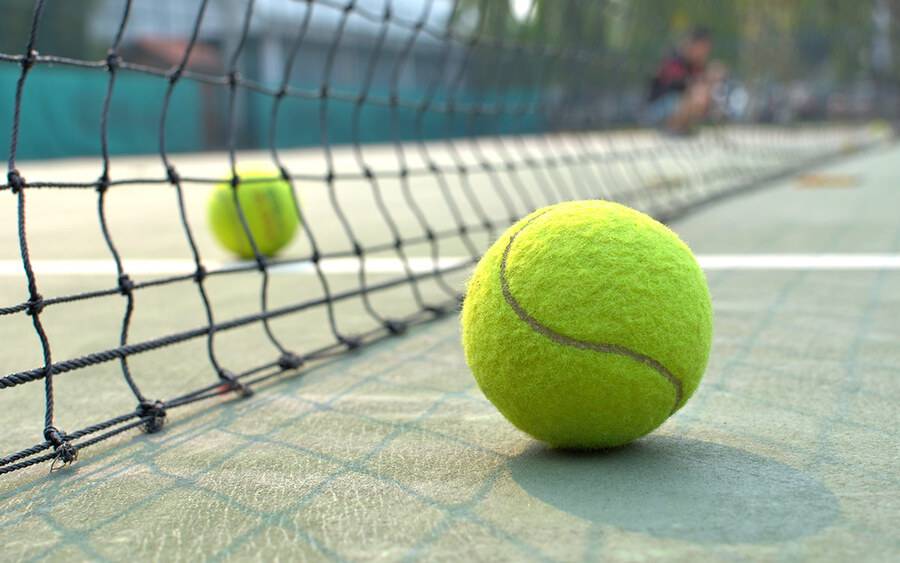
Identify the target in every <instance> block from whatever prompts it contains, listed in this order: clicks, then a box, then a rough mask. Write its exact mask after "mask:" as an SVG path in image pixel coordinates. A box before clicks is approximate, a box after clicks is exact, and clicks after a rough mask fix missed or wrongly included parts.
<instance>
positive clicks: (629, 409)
mask: <svg viewBox="0 0 900 563" xmlns="http://www.w3.org/2000/svg"><path fill="white" fill-rule="evenodd" d="M461 322H462V340H463V346H464V348H465V354H466V361H467V363H468V364H469V367H470V368H471V369H472V372H473V373H474V375H475V379H476V381H477V382H478V385H479V387H480V388H481V390H482V391H483V392H484V394H485V395H486V396H487V398H488V399H489V400H490V401H491V402H492V403H494V405H496V406H497V408H498V409H499V410H500V412H501V413H502V414H503V415H504V416H506V418H507V419H509V421H510V422H512V423H513V424H514V425H515V426H517V427H518V428H519V429H521V430H523V431H525V432H527V433H528V434H530V435H532V436H534V437H535V438H537V439H539V440H543V441H545V442H548V443H549V444H551V445H553V446H557V447H567V448H601V447H611V446H618V445H622V444H625V443H628V442H630V441H632V440H634V439H636V438H639V437H641V436H643V435H645V434H647V433H649V432H651V431H652V430H654V429H655V428H656V427H658V426H659V425H660V424H662V423H663V422H664V421H665V420H666V419H667V418H668V417H669V416H670V415H671V414H673V413H674V412H675V411H677V410H678V409H680V408H681V407H682V406H684V404H685V402H687V400H688V399H689V398H690V396H691V394H693V392H694V390H695V389H696V388H697V385H698V384H699V382H700V378H701V377H702V375H703V371H704V370H705V368H706V362H707V358H708V356H709V351H710V343H711V339H712V307H711V303H710V297H709V290H708V289H707V285H706V279H705V277H704V275H703V272H702V271H701V269H700V267H699V265H698V264H697V261H696V260H695V258H694V256H693V254H692V253H691V251H690V249H689V248H688V247H687V245H686V244H685V243H684V242H682V241H681V240H680V239H679V238H678V237H677V236H676V235H675V233H673V232H672V231H670V230H669V229H668V228H666V227H665V226H664V225H662V224H661V223H659V222H657V221H655V220H654V219H652V218H651V217H649V216H647V215H644V214H643V213H640V212H638V211H635V210H633V209H629V208H627V207H624V206H622V205H618V204H615V203H610V202H603V201H583V202H569V203H562V204H558V205H554V206H551V207H546V208H544V209H540V210H538V211H535V212H534V213H532V214H531V215H529V216H527V217H525V218H524V219H522V220H521V221H519V222H518V223H516V224H515V225H513V226H512V227H510V228H509V230H507V231H506V232H505V233H504V234H503V235H502V236H501V237H500V239H499V240H498V241H497V242H496V243H495V244H494V245H493V246H492V247H491V248H490V249H489V250H488V251H487V253H486V254H485V255H484V257H483V258H482V259H481V261H480V262H479V263H478V266H477V267H476V268H475V272H474V274H473V276H472V278H471V280H470V281H469V285H468V292H467V294H466V298H465V302H464V304H463V311H462V319H461Z"/></svg>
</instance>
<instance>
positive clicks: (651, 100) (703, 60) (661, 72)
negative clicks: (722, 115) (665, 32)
mask: <svg viewBox="0 0 900 563" xmlns="http://www.w3.org/2000/svg"><path fill="white" fill-rule="evenodd" d="M712 47H713V41H712V34H711V33H710V32H709V30H708V29H706V28H697V29H694V30H693V31H692V32H691V33H690V35H688V37H687V38H686V39H685V40H684V41H683V42H682V43H681V45H680V46H679V47H678V48H677V49H675V50H673V51H672V52H671V53H670V54H669V55H667V56H666V57H665V58H664V59H663V60H662V62H661V63H660V65H659V68H658V69H657V71H656V74H655V75H654V76H653V79H652V80H651V81H650V91H649V94H648V97H647V107H646V109H645V113H644V119H645V121H646V122H647V124H649V125H652V126H654V127H660V128H662V129H664V130H665V131H668V132H669V133H672V134H675V135H689V134H691V133H692V132H693V131H694V130H695V128H696V125H697V124H698V123H699V122H700V121H701V120H703V119H704V118H706V117H707V115H708V114H709V111H710V105H711V100H712V93H713V90H714V88H715V86H716V83H717V82H718V81H721V79H722V77H723V76H724V72H725V70H724V67H722V65H721V64H718V65H709V64H708V62H709V57H710V54H711V53H712ZM708 67H711V68H708Z"/></svg>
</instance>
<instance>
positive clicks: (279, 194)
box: [207, 171, 300, 258]
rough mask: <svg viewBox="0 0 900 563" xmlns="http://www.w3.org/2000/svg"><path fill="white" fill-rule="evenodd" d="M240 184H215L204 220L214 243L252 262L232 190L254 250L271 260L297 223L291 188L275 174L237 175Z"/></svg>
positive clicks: (292, 234)
mask: <svg viewBox="0 0 900 563" xmlns="http://www.w3.org/2000/svg"><path fill="white" fill-rule="evenodd" d="M238 178H239V180H240V181H239V183H238V185H237V187H236V188H232V186H231V182H230V181H227V182H223V183H221V184H218V185H217V186H216V187H215V188H214V189H213V192H212V195H211V196H210V199H209V205H208V207H207V219H208V220H209V226H210V229H211V230H212V232H213V234H214V235H215V237H216V240H218V241H219V243H221V245H222V246H224V247H225V248H227V249H228V250H230V251H231V252H234V253H235V254H237V255H238V256H240V257H241V258H253V247H252V246H251V245H250V240H249V239H248V238H247V234H246V231H245V229H244V227H243V225H242V224H241V220H240V216H239V215H238V210H237V207H236V206H235V202H234V194H233V191H234V189H236V190H237V199H238V202H239V203H240V206H241V210H242V211H243V213H244V217H245V218H246V220H247V226H248V227H249V228H250V233H251V234H252V235H253V240H254V241H255V242H256V245H257V248H258V249H259V251H260V253H261V254H263V255H264V256H273V255H275V254H276V253H277V252H278V251H279V250H281V249H282V248H284V247H285V246H286V245H287V244H288V243H290V242H291V239H293V237H294V233H295V232H296V230H297V226H298V225H299V223H300V221H299V219H298V217H297V211H296V209H295V208H294V201H293V195H292V193H291V186H290V185H289V184H288V183H287V182H286V181H285V180H282V179H280V178H278V174H277V172H265V171H253V172H247V173H239V174H238Z"/></svg>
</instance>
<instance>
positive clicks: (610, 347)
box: [500, 210, 683, 416]
mask: <svg viewBox="0 0 900 563" xmlns="http://www.w3.org/2000/svg"><path fill="white" fill-rule="evenodd" d="M548 212H549V210H548V211H545V212H544V213H540V214H538V215H535V216H534V217H532V218H531V219H530V220H528V221H527V222H526V223H525V224H524V225H522V227H521V228H520V229H519V230H518V231H516V232H515V233H513V234H512V236H510V237H509V242H508V243H507V244H506V248H505V249H504V250H503V256H502V258H501V259H500V290H501V292H502V293H503V298H504V299H505V300H506V303H507V305H509V306H510V308H511V309H512V310H513V312H515V313H516V315H517V316H518V317H519V319H521V320H522V321H523V322H524V323H525V324H527V325H528V326H529V327H531V329H532V330H534V331H535V332H537V333H538V334H540V335H542V336H544V337H546V338H548V339H550V340H552V341H553V342H556V343H557V344H560V345H562V346H571V347H573V348H578V349H581V350H590V351H593V352H598V353H600V354H615V355H618V356H624V357H626V358H630V359H632V360H635V361H636V362H639V363H641V364H644V365H645V366H647V367H649V368H650V369H652V370H654V371H655V372H656V373H658V374H659V375H660V376H661V377H662V378H663V379H665V380H666V381H668V382H669V384H670V385H672V388H673V389H674V391H675V404H674V405H673V406H672V410H671V412H670V413H669V415H670V416H671V415H672V414H673V413H675V411H676V410H678V405H680V404H681V399H682V395H683V391H682V388H681V380H679V379H678V378H677V377H675V375H674V374H673V373H672V372H671V371H669V369H668V368H667V367H666V366H664V365H663V364H662V363H661V362H659V361H658V360H656V359H654V358H651V357H650V356H647V355H646V354H641V353H640V352H637V351H636V350H632V349H631V348H628V347H626V346H622V345H620V344H611V343H607V342H590V341H587V340H579V339H577V338H572V337H571V336H567V335H565V334H561V333H559V332H556V331H555V330H553V329H551V328H550V327H548V326H545V325H543V324H541V322H540V321H539V320H537V319H536V318H534V317H533V316H531V314H529V313H528V311H526V310H525V308H524V307H522V305H521V304H520V303H519V302H518V300H516V298H515V296H513V294H512V290H510V288H509V280H508V279H507V277H506V266H507V262H508V260H509V253H510V251H511V250H512V246H513V243H514V242H515V241H516V238H517V237H518V236H519V234H520V233H521V232H522V231H524V230H525V229H526V228H527V227H528V226H529V225H530V224H531V223H532V222H534V221H535V220H536V219H538V218H539V217H542V216H543V215H545V214H546V213H548Z"/></svg>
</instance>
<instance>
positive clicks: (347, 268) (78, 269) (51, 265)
mask: <svg viewBox="0 0 900 563" xmlns="http://www.w3.org/2000/svg"><path fill="white" fill-rule="evenodd" d="M697 259H698V261H699V262H700V266H701V267H703V269H704V270H839V271H840V270H900V254H704V255H700V256H698V257H697ZM467 261H468V260H467V259H466V258H464V257H459V256H453V257H444V258H441V259H440V260H439V261H438V266H439V267H440V268H441V269H444V268H449V267H453V266H456V265H459V264H463V263H465V262H467ZM409 263H410V267H411V268H412V270H413V272H414V273H424V272H428V271H431V270H433V269H434V263H433V262H432V260H431V259H430V258H427V257H412V258H410V259H409ZM204 265H205V266H206V268H207V269H208V270H214V269H223V268H224V269H228V268H235V267H241V266H244V265H246V263H245V262H228V263H224V262H215V261H206V262H204ZM32 267H33V268H34V271H35V273H36V274H37V275H40V276H80V275H81V276H96V275H100V276H103V275H109V276H115V275H116V268H115V264H113V262H112V260H34V261H33V262H32ZM322 269H323V270H324V271H325V272H326V273H329V274H352V273H355V272H357V271H358V269H359V261H358V260H357V259H356V258H332V259H327V260H323V261H322ZM125 271H127V272H128V273H129V274H132V275H178V274H189V273H191V272H193V271H194V263H193V262H192V261H190V260H126V261H125ZM366 271H367V272H369V273H373V274H397V273H403V272H404V270H403V264H402V262H401V261H400V260H399V259H398V258H383V257H373V258H367V259H366ZM272 272H273V273H275V274H279V273H301V274H312V273H314V272H315V270H314V269H313V266H312V264H311V263H308V262H305V263H300V264H288V265H283V266H275V267H273V268H272ZM22 275H23V269H22V262H21V261H19V260H0V276H2V277H20V276H22Z"/></svg>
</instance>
